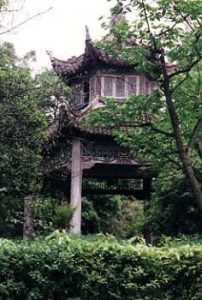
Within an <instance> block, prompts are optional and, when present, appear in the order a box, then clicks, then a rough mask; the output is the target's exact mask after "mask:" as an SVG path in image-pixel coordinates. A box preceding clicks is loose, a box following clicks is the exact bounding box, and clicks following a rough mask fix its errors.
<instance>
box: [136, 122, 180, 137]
mask: <svg viewBox="0 0 202 300" xmlns="http://www.w3.org/2000/svg"><path fill="white" fill-rule="evenodd" d="M134 127H147V128H149V129H151V130H152V131H154V132H157V133H161V134H163V135H165V136H167V137H170V138H173V137H174V133H172V132H167V131H164V130H162V129H160V128H157V127H155V126H154V125H153V124H152V123H149V122H148V123H142V124H139V125H135V126H134Z"/></svg>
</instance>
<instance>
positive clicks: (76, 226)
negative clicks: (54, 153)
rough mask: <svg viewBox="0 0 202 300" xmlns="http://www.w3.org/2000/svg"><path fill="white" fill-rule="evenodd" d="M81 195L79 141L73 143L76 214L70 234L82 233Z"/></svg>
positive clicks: (74, 205) (73, 196)
mask: <svg viewBox="0 0 202 300" xmlns="http://www.w3.org/2000/svg"><path fill="white" fill-rule="evenodd" d="M81 193H82V161H81V143H80V140H79V139H75V140H73V141H72V161H71V195H70V200H71V205H72V207H73V208H74V213H73V216H72V219H71V221H70V233H73V234H80V233H81Z"/></svg>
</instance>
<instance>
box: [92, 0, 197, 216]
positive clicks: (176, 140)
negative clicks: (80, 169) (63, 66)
mask: <svg viewBox="0 0 202 300" xmlns="http://www.w3.org/2000/svg"><path fill="white" fill-rule="evenodd" d="M201 10H202V2H201V1H195V0H194V1H193V0H190V1H184V0H178V1H172V0H169V1H167V0H158V1H149V0H148V1H147V0H129V1H122V0H117V5H116V6H115V7H113V9H112V11H111V13H112V21H111V22H110V25H108V26H106V25H103V26H105V28H106V29H107V30H108V32H109V33H108V35H107V38H105V39H104V40H103V41H102V43H101V46H102V47H104V49H105V50H106V51H108V52H109V53H111V54H112V55H118V56H119V57H120V58H121V59H123V60H127V61H129V62H131V63H133V64H134V65H136V70H137V71H139V72H144V73H145V74H147V76H149V77H150V79H151V80H154V81H157V82H158V85H159V89H158V90H157V91H156V92H155V93H153V94H152V95H139V96H136V97H135V96H134V97H131V98H130V99H129V100H128V101H126V102H124V103H123V104H121V105H118V106H117V104H116V103H115V102H113V101H111V100H110V101H109V103H108V105H107V107H106V108H105V109H104V110H103V111H102V112H101V113H99V112H94V113H93V116H92V121H93V122H99V120H101V119H103V118H105V117H106V118H105V119H106V120H109V119H110V121H109V122H108V125H109V126H112V127H114V126H116V125H119V129H115V130H114V134H115V135H116V137H117V139H118V140H119V141H120V142H121V143H122V144H125V145H129V146H130V147H132V149H133V150H134V151H135V152H136V154H137V156H138V157H139V158H140V159H141V158H144V159H145V158H146V159H147V160H148V159H151V160H152V161H153V162H155V164H156V165H158V166H161V167H162V165H163V166H164V168H165V167H167V168H168V169H169V170H170V169H171V168H172V169H174V170H175V173H177V174H179V171H180V172H181V171H182V172H183V174H184V175H185V177H186V179H187V181H188V182H189V184H190V186H191V190H192V192H193V197H194V199H195V203H196V205H197V207H198V209H199V210H200V211H201V212H202V192H201V182H200V179H199V177H198V176H197V171H196V169H200V166H201V144H200V143H201V142H200V136H201V132H200V129H201V127H202V116H201V103H202V99H201V78H200V69H201V58H202V38H201V33H202V20H201ZM134 12H135V20H134V21H133V22H129V21H127V19H126V17H123V16H126V15H127V14H131V13H134ZM120 14H121V17H120ZM109 37H110V38H109ZM112 40H113V43H112V42H111V41H112ZM109 111H112V112H113V114H111V115H110V116H109ZM121 122H125V123H132V124H133V125H135V128H134V130H130V132H129V133H128V134H126V133H125V132H124V131H121V130H120V124H121ZM114 128H115V127H114ZM116 128H117V127H116ZM165 163H166V164H165Z"/></svg>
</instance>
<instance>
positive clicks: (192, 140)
mask: <svg viewBox="0 0 202 300" xmlns="http://www.w3.org/2000/svg"><path fill="white" fill-rule="evenodd" d="M201 125H202V118H200V119H199V120H198V121H197V123H196V125H195V126H194V128H193V130H192V133H191V137H190V140H189V142H188V145H187V148H186V153H187V156H190V155H191V152H192V150H193V147H194V144H195V140H196V136H197V132H198V130H199V128H200V127H201Z"/></svg>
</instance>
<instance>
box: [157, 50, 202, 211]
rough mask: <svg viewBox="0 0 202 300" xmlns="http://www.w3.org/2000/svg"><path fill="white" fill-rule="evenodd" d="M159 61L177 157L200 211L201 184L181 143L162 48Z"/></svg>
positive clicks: (201, 207)
mask: <svg viewBox="0 0 202 300" xmlns="http://www.w3.org/2000/svg"><path fill="white" fill-rule="evenodd" d="M160 63H161V67H162V74H163V78H164V80H163V84H162V86H163V90H164V95H165V98H166V103H167V108H168V112H169V116H170V119H171V124H172V127H173V132H174V138H175V141H176V145H177V150H178V153H179V158H180V160H181V162H182V168H183V172H184V174H185V176H186V178H187V179H188V181H189V183H190V186H191V189H192V192H193V195H194V200H195V203H196V205H197V206H198V209H199V211H200V212H201V213H202V192H201V184H200V183H199V182H198V180H197V178H196V176H195V174H194V171H193V168H192V165H191V161H190V156H189V155H188V154H187V152H186V148H185V146H184V143H183V139H182V136H181V133H180V126H179V119H178V115H177V112H176V109H175V106H174V103H173V99H172V91H171V88H170V78H169V75H168V74H167V68H166V62H165V57H164V49H161V55H160Z"/></svg>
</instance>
